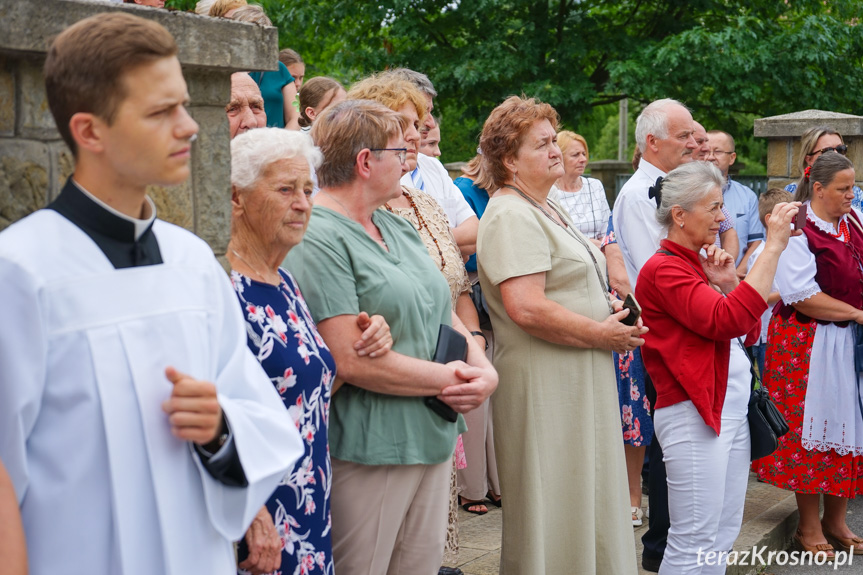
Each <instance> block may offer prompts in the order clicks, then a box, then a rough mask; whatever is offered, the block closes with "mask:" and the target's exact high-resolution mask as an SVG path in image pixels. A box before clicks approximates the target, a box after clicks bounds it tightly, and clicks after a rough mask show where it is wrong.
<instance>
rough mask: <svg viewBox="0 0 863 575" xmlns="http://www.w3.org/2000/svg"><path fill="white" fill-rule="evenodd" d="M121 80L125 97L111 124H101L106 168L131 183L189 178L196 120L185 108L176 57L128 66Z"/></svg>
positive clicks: (184, 91)
mask: <svg viewBox="0 0 863 575" xmlns="http://www.w3.org/2000/svg"><path fill="white" fill-rule="evenodd" d="M122 81H123V83H124V85H125V88H126V98H125V99H124V100H123V101H122V102H121V103H120V105H119V107H118V109H117V113H116V116H115V117H114V122H113V123H112V124H111V125H110V126H107V125H105V124H104V123H102V124H101V130H102V131H103V141H104V151H103V154H104V157H105V159H106V163H107V167H108V168H109V169H112V170H113V172H114V174H113V175H114V176H115V177H118V178H121V179H123V180H124V181H125V182H126V183H128V184H131V185H139V186H147V185H151V184H155V185H163V186H170V185H176V184H180V183H182V182H183V181H185V180H186V179H187V178H188V177H189V159H190V151H191V138H192V136H194V135H195V134H197V132H198V124H197V123H196V122H195V121H194V120H193V119H192V117H191V116H190V115H189V112H188V111H187V110H186V104H188V100H189V93H188V90H187V89H186V81H185V80H184V79H183V72H182V70H181V68H180V62H179V60H177V58H176V57H173V56H172V57H170V58H162V59H160V60H156V61H154V62H152V63H150V64H144V65H141V66H138V67H136V68H132V69H131V70H129V71H127V72H126V73H125V74H124V76H123V80H122ZM111 175H112V174H106V176H108V177H110V176H111Z"/></svg>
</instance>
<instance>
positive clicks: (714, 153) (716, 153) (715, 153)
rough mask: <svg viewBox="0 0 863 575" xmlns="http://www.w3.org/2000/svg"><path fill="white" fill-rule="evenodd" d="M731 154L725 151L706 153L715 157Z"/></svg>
mask: <svg viewBox="0 0 863 575" xmlns="http://www.w3.org/2000/svg"><path fill="white" fill-rule="evenodd" d="M733 153H734V152H726V151H725V150H710V151H709V152H707V155H708V156H710V155H711V154H712V155H714V156H716V157H719V156H720V155H721V154H733Z"/></svg>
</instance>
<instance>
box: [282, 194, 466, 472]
mask: <svg viewBox="0 0 863 575" xmlns="http://www.w3.org/2000/svg"><path fill="white" fill-rule="evenodd" d="M372 220H373V221H374V223H375V225H377V226H378V229H380V231H381V234H382V235H383V237H384V240H385V241H386V243H387V246H388V247H389V250H390V251H389V252H386V251H385V250H384V249H383V248H381V246H379V245H378V244H377V243H376V242H375V241H374V240H372V238H371V237H369V235H368V234H367V233H366V232H365V230H364V229H363V227H362V226H361V225H360V224H358V223H356V222H354V221H353V220H351V219H349V218H347V217H345V216H343V215H342V214H340V213H338V212H336V211H333V210H330V209H328V208H324V207H320V206H316V207H315V208H314V209H313V210H312V217H311V221H310V223H309V229H308V231H307V232H306V235H305V237H304V238H303V241H302V242H301V243H300V244H299V245H298V246H296V247H294V248H293V249H292V250H291V251H290V253H289V254H288V257H287V258H285V261H284V264H283V266H284V267H285V268H286V269H288V270H290V272H291V273H292V274H293V276H294V278H296V280H297V283H298V284H299V285H300V289H301V290H302V292H303V297H304V298H305V300H306V303H307V304H308V306H309V308H310V310H311V312H312V317H314V318H315V321H318V322H320V321H323V320H325V319H328V318H331V317H335V316H338V315H345V314H350V315H356V314H358V313H359V312H360V311H365V312H367V313H368V314H369V315H373V314H380V315H382V316H383V317H384V318H386V320H387V323H388V324H389V326H390V331H391V332H392V336H393V351H396V352H398V353H401V354H404V355H408V356H411V357H416V358H419V359H425V360H431V358H432V357H433V356H434V352H435V346H436V344H437V335H438V330H439V329H440V325H441V324H446V325H451V323H452V315H451V314H452V311H451V310H452V307H451V304H450V293H449V286H448V285H447V282H446V280H445V279H444V277H443V275H442V274H441V273H440V271H439V270H438V269H437V268H436V267H435V265H434V263H433V262H432V260H431V258H430V257H429V255H428V250H427V249H426V247H425V245H424V244H423V241H422V239H421V238H420V236H419V234H418V233H417V231H416V230H415V229H414V228H413V226H412V225H411V224H410V222H408V221H407V220H406V219H404V218H401V217H399V216H396V215H394V214H390V213H389V212H386V211H384V210H377V211H376V212H375V213H374V214H373V215H372ZM465 430H466V426H465V424H464V419H463V418H462V417H461V416H459V419H458V421H457V422H456V423H450V422H448V421H445V420H444V419H443V418H441V417H440V416H438V415H436V414H435V413H434V412H432V411H431V410H430V409H429V408H428V407H426V406H425V405H424V404H423V400H422V398H419V397H403V396H395V395H385V394H381V393H375V392H372V391H368V390H365V389H362V388H359V387H355V386H353V385H350V384H345V385H344V386H342V388H341V389H340V390H339V391H338V393H336V394H335V395H334V396H333V400H332V404H331V413H330V427H329V436H330V453H331V454H332V456H333V457H335V458H338V459H342V460H346V461H353V462H355V463H361V464H365V465H414V464H435V463H443V462H444V461H446V460H447V459H448V458H450V457H452V454H453V450H454V449H455V442H456V438H457V437H458V434H459V433H462V432H463V431H465Z"/></svg>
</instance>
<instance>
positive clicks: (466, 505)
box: [458, 497, 488, 515]
mask: <svg viewBox="0 0 863 575" xmlns="http://www.w3.org/2000/svg"><path fill="white" fill-rule="evenodd" d="M458 501H459V504H460V505H461V508H462V509H464V510H465V511H467V512H468V513H473V514H474V515H485V514H486V513H488V507H486V506H485V503H484V502H482V501H467V500H465V499H462V498H461V497H459V498H458ZM477 507H482V508H483V509H484V510H485V511H473V509H475V508H477Z"/></svg>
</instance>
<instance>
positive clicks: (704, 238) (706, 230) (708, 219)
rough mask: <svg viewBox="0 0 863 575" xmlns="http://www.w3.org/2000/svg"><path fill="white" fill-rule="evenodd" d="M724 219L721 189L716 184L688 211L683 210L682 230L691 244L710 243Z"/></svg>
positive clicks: (714, 238) (712, 241) (713, 240)
mask: <svg viewBox="0 0 863 575" xmlns="http://www.w3.org/2000/svg"><path fill="white" fill-rule="evenodd" d="M724 221H725V215H724V214H723V213H722V190H721V189H720V188H719V186H716V187H715V188H713V189H712V190H711V191H710V193H708V194H707V195H706V196H704V197H703V198H701V201H700V202H698V203H697V204H695V206H693V208H692V209H691V210H690V211H688V212H684V216H683V224H684V226H683V228H682V230H683V233H684V234H686V236H687V237H688V238H689V239H690V240H691V241H692V243H693V245H696V246H701V245H703V244H712V243H714V242H715V241H716V234H718V233H719V224H720V223H722V222H724Z"/></svg>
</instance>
